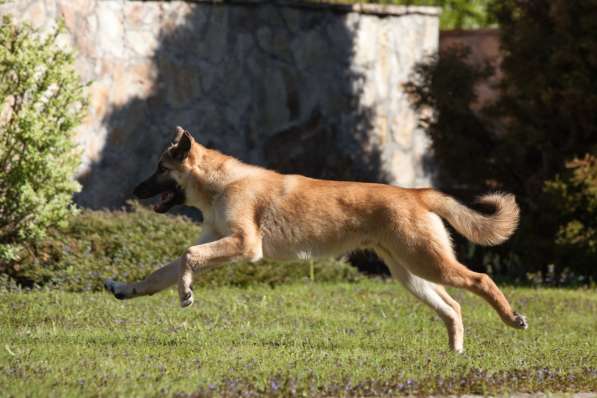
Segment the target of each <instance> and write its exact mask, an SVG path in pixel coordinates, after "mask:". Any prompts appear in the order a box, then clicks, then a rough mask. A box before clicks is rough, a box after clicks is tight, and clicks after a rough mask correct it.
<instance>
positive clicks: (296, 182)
mask: <svg viewBox="0 0 597 398" xmlns="http://www.w3.org/2000/svg"><path fill="white" fill-rule="evenodd" d="M135 194H136V195H137V196H139V197H141V198H146V197H151V196H154V195H157V194H161V201H160V203H159V204H158V205H157V206H156V211H159V212H165V211H167V210H168V209H169V208H170V207H172V206H173V205H175V204H186V205H189V206H194V207H197V208H199V209H200V210H201V211H202V212H203V216H204V223H203V228H202V234H201V237H200V239H199V241H198V242H197V244H196V245H195V246H191V247H190V248H189V249H188V250H187V251H186V252H185V253H184V255H183V256H182V257H180V258H179V259H177V260H175V261H174V262H172V263H170V264H168V265H166V266H165V267H163V268H161V269H159V270H157V271H155V272H154V273H153V274H151V275H149V276H148V277H147V278H146V279H144V280H142V281H139V282H135V283H130V284H124V283H119V282H114V281H112V280H107V281H106V288H107V289H109V290H110V291H111V292H112V293H114V295H115V296H116V297H117V298H120V299H124V298H132V297H137V296H143V295H148V294H153V293H156V292H158V291H160V290H163V289H165V288H166V287H168V286H171V285H173V284H175V283H176V282H178V293H179V296H180V302H181V305H182V306H183V307H186V306H188V305H191V304H192V303H193V292H192V291H191V283H192V280H193V272H197V271H202V270H205V269H209V268H213V267H216V266H220V265H224V264H226V263H230V262H234V261H239V260H249V261H259V260H261V259H262V258H268V259H273V260H289V259H297V258H300V259H306V258H316V257H326V256H338V255H340V254H343V253H345V252H347V251H351V250H355V249H359V248H367V249H372V250H374V251H375V252H377V253H378V254H379V255H380V256H381V257H382V258H383V260H384V261H385V263H386V264H387V266H388V267H389V269H390V271H391V273H392V275H393V276H394V277H395V278H397V279H398V280H400V281H401V282H402V283H403V284H404V286H406V288H407V289H408V290H409V291H410V292H411V293H412V294H414V295H415V296H416V297H418V298H419V299H421V300H422V301H423V302H425V303H426V304H428V305H429V306H430V307H431V308H433V309H434V310H435V311H436V312H437V313H438V315H439V316H440V317H441V319H442V320H443V321H444V323H445V324H446V327H447V328H448V335H449V340H450V347H451V348H452V349H453V350H455V351H462V349H463V325H462V316H461V312H460V305H459V304H458V303H457V302H456V301H455V300H454V299H453V298H452V297H450V296H449V295H448V293H447V292H446V290H445V289H444V287H443V286H442V285H445V286H454V287H459V288H465V289H467V290H470V291H472V292H474V293H476V294H478V295H480V296H481V297H483V298H484V299H485V300H487V302H488V303H489V304H491V306H493V308H494V309H495V310H496V311H497V313H498V314H499V316H500V317H501V318H502V320H503V321H504V322H505V323H506V324H507V325H509V326H512V327H514V328H519V329H526V328H527V322H526V319H525V318H524V316H522V315H519V314H517V313H516V312H514V311H512V308H511V307H510V304H509V303H508V300H506V298H505V297H504V295H503V294H502V292H501V291H500V290H499V289H498V287H497V286H496V285H495V283H494V282H493V281H492V280H491V278H490V277H489V276H487V275H485V274H479V273H476V272H472V271H470V270H469V269H468V268H466V267H465V266H464V265H462V264H461V263H459V262H458V260H457V259H456V258H455V256H454V252H453V250H452V245H451V241H450V236H449V234H448V232H447V231H446V228H445V227H444V225H443V223H442V220H441V219H442V218H443V219H445V220H446V221H448V222H449V223H450V224H451V225H452V226H453V227H454V228H455V229H456V230H457V231H458V232H460V233H461V234H462V235H464V236H465V237H466V238H468V239H469V240H471V241H473V242H475V243H478V244H481V245H497V244H499V243H501V242H503V241H505V240H506V239H508V237H509V236H510V235H511V234H512V233H513V232H514V230H515V229H516V226H517V223H518V207H517V205H516V203H515V201H514V197H513V196H512V195H502V194H492V195H486V196H483V197H482V198H481V199H480V201H481V202H482V203H485V204H489V205H492V206H493V207H495V209H496V210H495V213H494V214H493V215H491V216H485V215H482V214H480V213H477V212H475V211H473V210H471V209H469V208H467V207H465V206H463V205H461V204H460V203H458V202H457V201H456V200H454V199H453V198H451V197H449V196H446V195H444V194H442V193H440V192H437V191H434V190H433V189H404V188H399V187H396V186H390V185H383V184H368V183H357V182H344V181H324V180H316V179H312V178H307V177H303V176H300V175H283V174H278V173H276V172H274V171H271V170H267V169H263V168H261V167H256V166H251V165H247V164H244V163H242V162H240V161H239V160H237V159H234V158H232V157H230V156H226V155H223V154H221V153H219V152H217V151H214V150H211V149H207V148H205V147H203V146H201V145H200V144H198V143H197V142H195V141H194V139H193V138H192V136H191V135H190V134H189V133H188V132H187V131H185V130H183V129H182V128H180V127H178V129H177V136H176V138H175V141H174V143H173V144H172V145H171V146H170V147H169V148H168V149H167V150H166V151H165V152H164V153H163V154H162V156H161V158H160V161H159V165H158V169H157V171H156V173H155V174H154V175H153V176H151V177H150V178H149V179H148V180H146V181H145V182H143V183H142V184H141V185H139V186H138V187H137V188H136V190H135ZM440 217H441V218H440Z"/></svg>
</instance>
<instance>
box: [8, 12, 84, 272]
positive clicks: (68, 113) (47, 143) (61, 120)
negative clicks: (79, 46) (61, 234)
mask: <svg viewBox="0 0 597 398" xmlns="http://www.w3.org/2000/svg"><path fill="white" fill-rule="evenodd" d="M61 31H62V29H61V28H56V29H55V30H53V31H52V32H51V33H50V34H48V35H46V36H45V37H43V38H42V37H41V36H40V35H39V34H38V32H36V31H34V30H33V29H32V28H31V27H30V26H28V25H23V26H16V25H15V24H13V22H12V21H11V20H10V18H8V17H4V19H3V23H2V25H1V26H0V76H2V78H1V79H0V264H2V263H4V264H6V263H7V262H8V261H11V260H15V259H16V257H17V255H18V252H19V250H20V248H22V245H23V244H27V243H30V242H32V241H35V240H38V239H40V238H41V237H43V236H44V234H45V231H46V229H47V228H48V227H50V226H54V225H60V224H64V223H65V222H66V221H67V220H68V219H69V215H70V214H72V212H73V207H72V206H71V198H72V194H73V193H74V192H75V191H77V190H78V189H79V185H78V183H77V182H76V181H75V180H74V179H73V175H74V172H75V169H76V167H77V166H78V163H79V156H78V154H77V152H76V150H75V144H74V142H73V140H72V138H73V129H74V128H75V127H76V126H77V125H78V124H79V123H80V121H81V118H82V116H83V106H82V105H83V104H84V100H83V94H82V93H83V87H82V86H81V83H80V81H79V78H78V76H77V74H76V73H75V71H74V69H73V61H74V58H73V55H72V54H71V53H69V52H66V51H64V50H61V49H60V48H58V46H57V45H56V44H55V43H56V38H57V37H58V35H59V34H60V33H61Z"/></svg>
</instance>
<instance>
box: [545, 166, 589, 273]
mask: <svg viewBox="0 0 597 398" xmlns="http://www.w3.org/2000/svg"><path fill="white" fill-rule="evenodd" d="M567 168H568V170H567V171H566V172H565V174H564V175H561V176H560V175H558V176H556V178H555V179H553V180H551V181H548V182H547V183H546V185H545V190H546V192H547V193H548V194H551V195H552V201H553V205H554V207H555V208H556V209H557V210H558V211H559V214H560V217H559V222H560V224H559V226H558V231H557V235H556V245H557V250H558V252H559V253H558V254H559V255H558V257H559V258H562V259H565V263H567V264H572V263H574V264H575V267H574V269H575V271H576V272H578V273H580V274H581V275H590V274H591V273H594V267H595V264H597V158H596V157H595V156H591V155H586V156H585V157H584V158H581V159H575V160H573V161H571V162H568V163H567Z"/></svg>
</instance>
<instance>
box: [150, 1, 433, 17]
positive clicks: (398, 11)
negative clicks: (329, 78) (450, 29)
mask: <svg viewBox="0 0 597 398" xmlns="http://www.w3.org/2000/svg"><path fill="white" fill-rule="evenodd" d="M145 1H146V2H154V1H158V2H160V1H163V0H145ZM182 1H186V2H188V3H207V4H221V5H237V6H251V5H253V6H255V5H264V4H270V5H279V6H285V7H293V8H313V9H320V10H321V9H323V10H330V11H334V12H343V13H349V12H356V13H360V14H370V15H379V16H384V15H388V16H390V15H394V16H400V15H429V16H439V15H440V14H441V8H440V7H433V6H406V5H393V4H375V3H354V4H347V3H342V2H331V1H325V0H313V1H306V0H182Z"/></svg>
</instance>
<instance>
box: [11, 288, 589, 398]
mask: <svg viewBox="0 0 597 398" xmlns="http://www.w3.org/2000/svg"><path fill="white" fill-rule="evenodd" d="M505 292H506V294H507V296H508V297H509V298H510V299H511V301H512V303H513V305H514V307H515V308H517V309H520V311H521V312H523V313H525V314H526V315H527V316H528V319H529V322H530V329H529V330H527V331H524V332H521V331H517V330H514V329H510V328H507V327H506V326H505V325H503V324H502V323H501V322H500V320H499V319H498V317H497V315H496V314H495V313H494V312H493V310H492V309H491V308H490V307H489V306H488V305H486V304H485V303H483V302H482V301H481V300H480V299H479V298H477V297H475V296H472V295H469V294H468V293H464V292H460V291H457V292H454V296H455V297H456V298H457V299H458V300H459V301H461V303H462V304H463V311H464V322H465V349H466V353H465V354H464V355H457V354H453V353H451V352H449V351H448V350H447V337H446V332H445V330H444V326H443V324H442V323H441V322H440V321H439V320H438V319H437V317H436V316H435V315H434V314H433V312H431V311H430V310H429V309H428V308H426V307H424V306H423V305H422V304H420V303H419V302H417V301H416V300H415V299H414V298H412V297H411V296H410V295H408V294H407V293H406V292H405V291H404V289H402V288H401V287H400V286H399V285H397V284H394V283H387V282H383V281H376V280H365V281H362V282H359V283H352V284H347V283H334V284H312V283H303V284H292V285H282V286H279V287H276V288H275V289H271V288H269V287H267V286H265V285H261V286H255V287H250V288H230V287H219V288H208V289H200V290H196V292H195V297H196V302H195V304H194V305H193V306H192V307H191V308H188V309H184V310H183V309H180V308H179V307H178V303H177V299H176V297H175V294H174V293H173V292H168V293H164V294H159V295H156V296H153V297H147V298H140V299H136V300H131V301H123V302H121V301H117V300H115V299H113V298H112V297H110V296H109V295H108V294H103V293H90V294H81V293H63V292H58V291H51V292H33V293H1V294H0V386H1V391H2V393H0V395H2V396H11V395H14V396H47V395H55V396H81V395H86V396H98V395H100V396H117V395H119V396H146V395H172V394H174V393H177V392H183V393H192V392H194V391H198V390H200V389H201V390H202V391H204V392H210V391H214V392H216V393H217V394H222V393H229V394H237V393H239V394H240V393H241V392H243V391H258V392H259V391H261V392H263V391H265V392H268V393H270V394H272V393H277V394H281V395H292V394H293V392H296V394H306V395H313V394H315V393H321V394H333V395H338V394H340V392H342V393H343V394H344V393H347V391H348V392H350V391H353V392H355V393H361V394H362V393H367V391H369V392H374V393H377V394H381V393H388V394H391V393H401V394H403V393H408V392H411V393H450V392H451V393H459V392H471V393H495V392H507V391H578V390H582V391H587V390H593V391H594V390H595V389H597V336H596V335H595V332H596V331H597V294H596V292H595V291H589V290H584V291H581V290H577V291H575V290H552V289H545V290H532V289H518V288H517V289H505ZM359 383H360V384H359Z"/></svg>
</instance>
